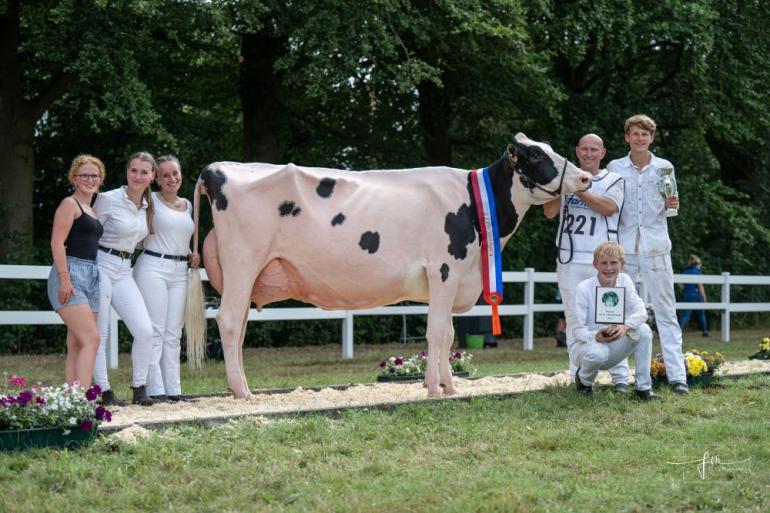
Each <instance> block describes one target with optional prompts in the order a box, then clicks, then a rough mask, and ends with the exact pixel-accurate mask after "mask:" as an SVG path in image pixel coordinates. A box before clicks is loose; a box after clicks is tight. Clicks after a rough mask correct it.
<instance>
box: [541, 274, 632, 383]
mask: <svg viewBox="0 0 770 513" xmlns="http://www.w3.org/2000/svg"><path fill="white" fill-rule="evenodd" d="M596 272H597V271H596V268H595V267H594V266H593V264H572V263H570V264H561V263H558V262H557V264H556V276H557V280H558V282H559V292H560V293H561V302H562V304H563V305H564V319H565V320H566V321H567V347H568V348H569V347H572V344H574V343H575V336H574V335H573V334H572V327H573V326H574V325H575V290H577V286H578V284H579V283H580V282H581V281H583V280H587V279H588V278H591V277H592V276H596ZM583 315H585V312H583ZM571 354H572V352H571V351H570V355H571ZM578 367H580V365H577V364H576V363H575V361H573V359H572V357H571V356H570V361H569V371H570V376H574V375H575V371H577V368H578ZM610 374H611V375H612V383H613V384H618V383H625V384H628V360H626V359H625V358H623V359H622V360H621V361H620V362H618V364H617V365H615V366H614V367H612V368H611V369H610Z"/></svg>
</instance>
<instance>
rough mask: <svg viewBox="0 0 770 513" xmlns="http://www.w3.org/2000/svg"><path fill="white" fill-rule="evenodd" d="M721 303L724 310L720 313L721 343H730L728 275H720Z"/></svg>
mask: <svg viewBox="0 0 770 513" xmlns="http://www.w3.org/2000/svg"><path fill="white" fill-rule="evenodd" d="M722 278H724V283H722V303H724V305H725V309H724V310H723V311H722V342H730V273H722Z"/></svg>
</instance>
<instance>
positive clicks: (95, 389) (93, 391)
mask: <svg viewBox="0 0 770 513" xmlns="http://www.w3.org/2000/svg"><path fill="white" fill-rule="evenodd" d="M101 393H102V389H101V387H100V386H99V385H94V386H92V387H91V388H89V389H88V390H86V399H88V400H89V401H96V399H98V398H99V396H100V395H101Z"/></svg>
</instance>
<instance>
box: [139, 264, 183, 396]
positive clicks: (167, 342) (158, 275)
mask: <svg viewBox="0 0 770 513" xmlns="http://www.w3.org/2000/svg"><path fill="white" fill-rule="evenodd" d="M134 280H136V284H137V285H138V286H139V291H140V292H141V293H142V296H144V301H145V304H147V311H148V313H149V314H150V320H151V321H152V361H151V363H150V371H149V375H148V376H147V395H151V396H156V395H180V394H181V393H182V385H181V383H180V379H179V352H180V347H179V339H180V338H181V336H182V324H183V323H184V309H185V301H186V295H187V262H186V261H184V262H176V261H174V260H167V259H164V258H159V257H154V256H151V255H146V254H142V255H141V256H140V257H139V259H138V260H137V261H136V265H135V266H134Z"/></svg>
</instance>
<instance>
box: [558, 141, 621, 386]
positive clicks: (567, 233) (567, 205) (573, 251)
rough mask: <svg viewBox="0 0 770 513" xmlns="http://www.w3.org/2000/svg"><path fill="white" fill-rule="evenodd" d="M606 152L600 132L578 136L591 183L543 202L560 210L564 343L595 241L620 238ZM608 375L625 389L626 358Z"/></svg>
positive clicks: (616, 180) (616, 185) (617, 195)
mask: <svg viewBox="0 0 770 513" xmlns="http://www.w3.org/2000/svg"><path fill="white" fill-rule="evenodd" d="M606 154H607V150H606V149H605V148H604V142H603V141H602V139H601V137H599V136H598V135H596V134H586V135H584V136H583V137H581V138H580V141H578V144H577V147H576V148H575V155H577V158H578V161H580V169H582V170H583V171H588V172H589V173H591V175H593V178H592V179H591V188H590V189H589V190H588V191H585V192H578V193H576V194H570V195H567V196H562V197H560V198H554V199H553V200H551V201H549V202H548V203H546V204H545V205H543V212H544V214H545V216H546V217H547V218H549V219H551V218H553V217H556V215H559V231H558V232H557V234H556V247H557V248H558V250H559V254H558V257H557V258H556V274H557V276H558V282H559V293H560V295H561V298H562V302H563V303H564V317H565V319H566V323H567V330H566V335H567V348H569V347H570V346H572V344H574V342H575V337H574V336H573V334H572V329H573V326H574V324H575V321H574V315H575V308H574V304H575V301H574V294H575V289H576V288H577V286H578V284H579V283H580V282H582V281H583V280H585V279H587V278H590V277H591V276H594V275H595V274H596V269H594V266H593V264H592V262H593V255H594V249H595V248H596V245H597V244H599V243H600V242H603V241H607V240H612V241H616V242H617V240H618V222H619V220H620V210H621V208H622V207H623V199H624V194H623V178H621V176H620V175H618V174H617V173H611V172H609V171H607V170H605V169H601V163H602V159H603V158H604V156H605V155H606ZM576 369H577V365H576V364H575V362H573V361H570V372H571V373H572V374H574V373H575V370H576ZM610 374H611V375H612V384H613V389H614V390H615V391H616V392H619V393H626V392H627V390H628V362H627V361H626V360H625V359H624V360H622V361H621V362H620V363H618V365H617V366H616V367H614V368H612V369H610Z"/></svg>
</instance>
